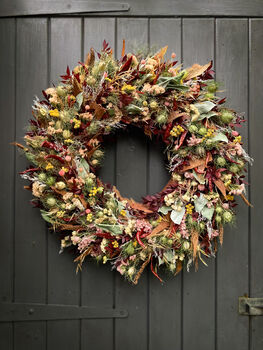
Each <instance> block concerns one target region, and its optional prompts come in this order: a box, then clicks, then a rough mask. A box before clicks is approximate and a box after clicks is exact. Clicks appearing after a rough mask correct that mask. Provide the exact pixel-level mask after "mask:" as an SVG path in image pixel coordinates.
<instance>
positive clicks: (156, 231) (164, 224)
mask: <svg viewBox="0 0 263 350" xmlns="http://www.w3.org/2000/svg"><path fill="white" fill-rule="evenodd" d="M169 225H170V224H169V222H168V221H164V220H163V221H161V222H160V223H159V225H158V226H156V227H155V228H154V229H153V230H152V232H151V234H150V235H148V236H147V238H150V237H153V236H156V235H158V234H159V233H160V232H162V231H163V230H165V229H167V228H168V227H169Z"/></svg>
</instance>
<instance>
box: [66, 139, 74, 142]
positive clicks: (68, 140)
mask: <svg viewBox="0 0 263 350" xmlns="http://www.w3.org/2000/svg"><path fill="white" fill-rule="evenodd" d="M64 142H65V143H74V141H73V140H71V139H66V140H64Z"/></svg>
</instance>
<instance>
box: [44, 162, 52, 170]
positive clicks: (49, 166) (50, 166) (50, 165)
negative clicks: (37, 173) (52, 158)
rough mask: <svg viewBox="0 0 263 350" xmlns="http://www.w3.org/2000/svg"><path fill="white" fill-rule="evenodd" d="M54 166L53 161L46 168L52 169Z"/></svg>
mask: <svg viewBox="0 0 263 350" xmlns="http://www.w3.org/2000/svg"><path fill="white" fill-rule="evenodd" d="M53 168H54V166H53V165H52V164H51V163H48V165H47V166H46V170H50V169H53Z"/></svg>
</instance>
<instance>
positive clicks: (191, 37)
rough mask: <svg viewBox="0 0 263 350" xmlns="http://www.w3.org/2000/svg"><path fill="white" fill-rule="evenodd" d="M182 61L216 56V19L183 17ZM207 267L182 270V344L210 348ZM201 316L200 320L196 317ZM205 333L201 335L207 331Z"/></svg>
mask: <svg viewBox="0 0 263 350" xmlns="http://www.w3.org/2000/svg"><path fill="white" fill-rule="evenodd" d="M182 30H183V35H182V37H183V52H182V57H183V64H184V68H187V67H189V66H191V65H192V64H193V63H200V64H206V63H208V62H209V61H210V60H212V59H213V57H214V20H213V19H210V18H209V19H199V18H198V19H184V20H183V23H182ZM207 263H208V267H206V266H205V265H203V264H202V262H201V261H200V262H199V269H198V271H197V272H195V271H194V270H195V269H194V267H192V268H191V270H190V273H187V271H183V346H184V349H185V350H190V349H192V348H193V347H197V348H198V349H199V348H200V349H203V350H210V349H212V348H213V346H214V343H215V260H214V259H209V260H208V261H207ZM193 315H200V316H199V317H198V321H197V318H196V316H193ZM204 333H205V336H200V335H201V334H204Z"/></svg>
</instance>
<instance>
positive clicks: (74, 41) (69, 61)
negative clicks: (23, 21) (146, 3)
mask: <svg viewBox="0 0 263 350" xmlns="http://www.w3.org/2000/svg"><path fill="white" fill-rule="evenodd" d="M49 54H50V84H52V83H54V84H57V83H59V80H60V79H59V76H60V75H61V74H64V73H65V71H66V68H67V65H69V67H70V69H73V68H74V67H75V66H76V65H77V62H78V61H79V60H80V58H81V20H80V19H79V18H67V19H65V18H52V19H51V20H50V52H49ZM59 250H60V241H59V239H58V238H57V236H56V235H55V234H50V233H48V297H47V302H48V303H51V304H70V305H78V304H79V300H80V275H77V274H76V266H75V264H74V263H73V262H72V260H73V257H74V256H73V255H72V254H70V253H69V252H64V253H63V254H59ZM54 266H56V268H55V269H54ZM79 324H80V321H78V320H72V321H70V320H65V321H64V320H63V321H51V322H48V324H47V344H48V349H54V348H55V347H56V346H57V344H59V346H60V347H61V348H63V349H71V350H74V349H76V350H77V349H79V341H80V340H79Z"/></svg>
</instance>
